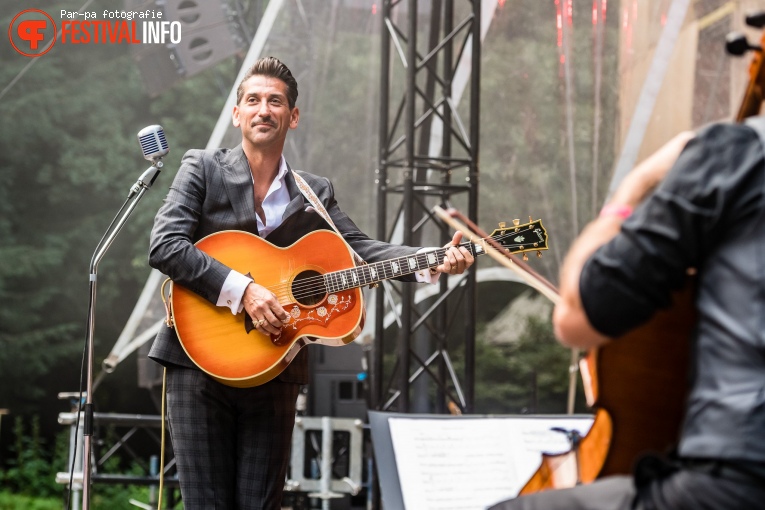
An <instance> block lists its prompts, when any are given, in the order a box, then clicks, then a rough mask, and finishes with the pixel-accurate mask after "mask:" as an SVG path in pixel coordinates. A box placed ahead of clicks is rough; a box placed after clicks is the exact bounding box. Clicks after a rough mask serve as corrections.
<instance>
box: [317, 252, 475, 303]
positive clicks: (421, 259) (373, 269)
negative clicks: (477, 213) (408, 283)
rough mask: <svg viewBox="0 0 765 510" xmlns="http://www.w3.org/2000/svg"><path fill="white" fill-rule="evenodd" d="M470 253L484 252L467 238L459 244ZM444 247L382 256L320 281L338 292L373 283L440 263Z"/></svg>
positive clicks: (327, 275)
mask: <svg viewBox="0 0 765 510" xmlns="http://www.w3.org/2000/svg"><path fill="white" fill-rule="evenodd" d="M460 247H462V248H467V250H468V251H469V252H470V253H471V254H472V255H473V256H474V257H477V256H478V255H483V254H484V253H485V251H484V249H483V247H482V246H481V245H479V244H475V243H471V242H467V243H462V244H460ZM446 250H447V248H439V249H437V250H433V251H427V252H423V253H415V254H412V255H407V256H405V257H398V258H395V259H389V260H383V261H381V262H373V263H370V264H364V265H361V266H357V267H354V268H351V269H343V270H341V271H334V272H332V273H326V274H325V275H324V283H325V285H326V288H327V290H328V291H329V292H340V291H343V290H348V289H355V288H358V287H364V286H366V285H373V284H375V283H379V282H381V281H383V280H391V279H393V278H399V277H401V276H405V275H408V274H412V273H415V272H417V271H423V270H426V269H427V270H429V269H430V268H433V267H437V266H439V265H441V263H442V261H443V260H444V255H445V254H446Z"/></svg>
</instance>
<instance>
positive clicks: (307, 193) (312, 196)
mask: <svg viewBox="0 0 765 510" xmlns="http://www.w3.org/2000/svg"><path fill="white" fill-rule="evenodd" d="M290 171H291V172H292V176H293V177H294V178H295V183H296V184H297V187H298V189H299V190H300V192H301V193H302V194H303V196H304V197H305V198H306V199H308V201H309V202H310V203H311V205H312V206H313V208H314V209H316V212H317V213H319V215H321V217H322V218H324V221H326V222H327V223H329V226H331V227H332V230H334V231H335V232H336V233H337V234H338V235H339V236H340V239H342V240H343V242H345V245H346V246H347V247H348V249H349V250H350V252H351V253H352V254H353V259H354V260H355V262H356V265H357V266H358V265H361V264H366V262H364V259H362V258H361V257H360V256H359V254H358V253H356V251H355V250H354V249H353V248H351V245H349V244H348V242H347V241H346V240H345V238H344V237H343V234H342V233H340V231H339V230H338V229H337V227H336V226H335V222H333V221H332V218H330V217H329V213H328V212H327V210H326V209H325V208H324V204H322V203H321V200H319V197H317V196H316V193H314V192H313V190H312V189H311V186H309V185H308V183H307V182H305V179H303V178H302V177H300V176H299V175H298V173H297V172H296V171H294V170H290Z"/></svg>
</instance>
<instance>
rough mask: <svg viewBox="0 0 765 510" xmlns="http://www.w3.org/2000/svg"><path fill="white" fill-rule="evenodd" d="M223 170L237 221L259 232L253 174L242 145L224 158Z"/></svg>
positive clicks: (225, 184)
mask: <svg viewBox="0 0 765 510" xmlns="http://www.w3.org/2000/svg"><path fill="white" fill-rule="evenodd" d="M221 171H222V172H223V173H224V178H223V182H224V186H225V187H226V193H227V194H228V198H229V200H230V202H231V207H232V208H233V210H234V214H235V215H236V219H237V222H238V223H239V224H240V225H241V226H242V230H246V231H248V232H252V233H254V234H257V233H258V220H257V218H256V216H255V197H254V195H253V193H254V191H253V184H252V174H251V173H250V165H249V164H248V163H247V157H246V156H245V155H244V150H242V146H241V145H237V146H236V147H235V148H234V149H232V150H231V152H229V153H228V154H227V155H226V157H225V158H223V162H222V164H221Z"/></svg>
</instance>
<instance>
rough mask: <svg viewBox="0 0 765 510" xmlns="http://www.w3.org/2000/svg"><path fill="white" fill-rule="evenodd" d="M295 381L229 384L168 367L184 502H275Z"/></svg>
mask: <svg viewBox="0 0 765 510" xmlns="http://www.w3.org/2000/svg"><path fill="white" fill-rule="evenodd" d="M299 389H300V385H299V384H294V383H287V382H283V381H279V380H274V381H271V382H268V383H266V384H264V385H262V386H256V387H254V388H233V387H230V386H225V385H223V384H220V383H218V382H216V381H215V380H213V379H211V378H210V377H209V376H207V375H206V374H205V373H203V372H201V371H200V370H197V369H193V368H186V367H178V366H170V367H168V369H167V414H168V421H169V425H170V436H171V438H172V442H173V450H174V453H175V459H176V463H177V468H178V475H179V478H180V484H181V497H182V498H183V504H184V508H185V509H186V510H197V509H199V510H202V509H204V510H213V509H217V510H224V509H225V510H233V509H237V510H278V509H279V508H280V507H281V500H282V492H283V489H284V480H285V477H286V474H287V468H288V467H289V452H290V446H291V440H292V430H293V427H294V424H295V405H296V399H297V395H298V391H299Z"/></svg>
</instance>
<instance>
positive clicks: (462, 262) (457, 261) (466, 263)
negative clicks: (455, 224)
mask: <svg viewBox="0 0 765 510" xmlns="http://www.w3.org/2000/svg"><path fill="white" fill-rule="evenodd" d="M460 241H462V232H455V233H454V237H453V238H452V240H451V242H450V243H447V244H446V245H445V246H444V248H447V250H446V253H445V254H444V260H443V262H442V263H441V264H440V265H438V266H436V268H435V269H436V271H438V272H439V273H446V274H462V273H464V272H465V271H466V270H467V269H468V268H469V267H470V266H472V265H473V262H474V261H475V259H474V258H473V255H471V254H470V252H469V251H468V249H467V248H465V247H462V246H459V244H460Z"/></svg>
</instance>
